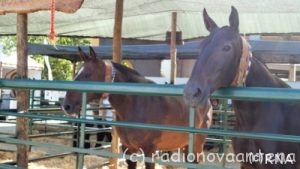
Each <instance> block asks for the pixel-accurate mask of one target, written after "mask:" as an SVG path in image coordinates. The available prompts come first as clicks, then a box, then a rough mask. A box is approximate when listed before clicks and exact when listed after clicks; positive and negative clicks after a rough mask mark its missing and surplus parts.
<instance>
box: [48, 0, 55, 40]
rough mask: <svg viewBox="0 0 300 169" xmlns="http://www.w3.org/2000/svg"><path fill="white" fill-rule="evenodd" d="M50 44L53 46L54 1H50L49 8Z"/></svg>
mask: <svg viewBox="0 0 300 169" xmlns="http://www.w3.org/2000/svg"><path fill="white" fill-rule="evenodd" d="M50 12H51V14H50V34H49V38H50V43H51V44H54V45H55V25H54V20H55V0H51V6H50Z"/></svg>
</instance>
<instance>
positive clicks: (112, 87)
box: [0, 79, 300, 169]
mask: <svg viewBox="0 0 300 169" xmlns="http://www.w3.org/2000/svg"><path fill="white" fill-rule="evenodd" d="M0 88H24V89H44V90H73V91H81V92H83V103H84V104H83V105H85V103H86V94H87V92H106V93H119V94H135V95H173V96H175V95H177V96H180V95H182V93H183V86H182V85H178V86H177V85H154V84H132V83H104V82H98V83H97V82H70V81H36V80H35V81H33V80H6V79H0ZM212 97H214V98H222V99H237V100H255V101H275V102H276V101H295V102H300V90H299V89H282V88H280V89H279V88H227V89H220V90H218V91H216V92H215V93H213V95H212ZM84 110H85V107H84V108H83V112H85V111H84ZM193 114H194V111H193V109H192V108H191V111H190V119H191V122H193V121H194V120H192V119H193ZM0 115H15V116H17V117H27V118H33V119H34V118H38V119H52V120H63V121H70V122H77V123H81V124H82V125H83V129H82V131H81V136H82V135H84V124H85V123H93V124H105V125H112V126H119V127H131V128H143V129H154V130H170V131H178V132H187V133H190V134H189V138H190V139H193V133H203V134H213V135H220V136H224V137H225V138H231V137H243V138H251V139H254V138H256V139H266V140H279V141H289V142H298V143H300V136H290V135H283V134H268V133H248V132H247V133H246V132H237V131H230V130H217V129H198V128H194V127H192V126H193V123H190V126H189V127H178V126H168V125H154V124H144V123H129V122H117V121H104V120H88V119H85V118H72V117H65V116H57V115H39V114H32V113H17V114H14V113H11V112H7V111H1V112H0ZM187 115H188V114H187ZM84 116H85V115H84V114H83V117H84ZM81 138H82V137H81ZM0 142H5V143H11V144H25V145H33V146H39V147H48V148H56V149H59V150H62V151H65V152H76V153H79V154H81V155H80V158H79V160H78V165H77V166H78V168H82V166H83V156H84V154H92V155H99V156H103V157H118V158H123V157H124V155H123V154H114V153H111V152H109V151H107V150H101V151H99V150H87V149H83V148H73V147H66V146H62V145H53V144H46V143H39V142H34V141H28V140H17V139H15V138H4V137H0ZM82 143H83V140H82V139H81V142H80V144H81V147H82ZM191 143H192V140H190V147H191V148H192V144H191ZM191 148H189V149H191ZM125 157H127V158H129V156H125ZM136 158H137V159H139V160H144V161H146V162H151V160H152V159H149V158H146V159H144V158H143V157H136ZM154 161H155V162H157V163H160V164H167V165H169V164H170V165H175V166H185V167H188V168H206V169H208V168H216V167H214V166H207V165H203V164H201V165H197V164H191V163H177V162H167V163H166V162H164V161H162V160H161V159H157V160H154ZM0 168H1V165H0Z"/></svg>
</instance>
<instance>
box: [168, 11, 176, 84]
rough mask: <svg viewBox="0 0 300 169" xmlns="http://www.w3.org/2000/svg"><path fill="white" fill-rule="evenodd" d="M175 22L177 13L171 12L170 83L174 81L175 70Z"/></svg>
mask: <svg viewBox="0 0 300 169" xmlns="http://www.w3.org/2000/svg"><path fill="white" fill-rule="evenodd" d="M176 22H177V13H176V12H172V21H171V43H170V58H171V73H170V76H171V77H170V84H174V83H175V79H176V72H177V64H176V62H177V48H176Z"/></svg>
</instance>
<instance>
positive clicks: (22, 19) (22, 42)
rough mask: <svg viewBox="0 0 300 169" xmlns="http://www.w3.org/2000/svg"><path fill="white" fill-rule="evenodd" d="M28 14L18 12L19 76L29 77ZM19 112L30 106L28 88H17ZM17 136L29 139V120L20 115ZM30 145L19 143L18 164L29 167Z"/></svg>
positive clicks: (23, 111)
mask: <svg viewBox="0 0 300 169" xmlns="http://www.w3.org/2000/svg"><path fill="white" fill-rule="evenodd" d="M27 18H28V16H27V14H17V57H18V60H17V77H18V78H22V79H26V78H27V71H28V68H27V67H28V66H27V64H28V63H27V20H28V19H27ZM17 107H18V113H26V112H27V111H28V108H29V101H28V90H27V89H18V90H17ZM16 136H17V138H18V139H20V140H27V139H28V120H27V118H23V117H18V118H17V124H16ZM28 151H29V150H28V146H26V145H17V165H18V166H19V167H22V168H28Z"/></svg>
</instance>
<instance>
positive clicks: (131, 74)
mask: <svg viewBox="0 0 300 169" xmlns="http://www.w3.org/2000/svg"><path fill="white" fill-rule="evenodd" d="M112 64H113V66H114V68H115V69H117V70H118V71H120V72H121V73H122V74H124V76H127V78H128V79H129V82H137V83H155V82H153V81H152V80H149V79H146V78H145V77H144V76H143V75H141V74H140V73H139V72H137V71H136V70H134V69H131V68H129V67H126V66H124V65H122V64H119V63H115V62H112Z"/></svg>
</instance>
